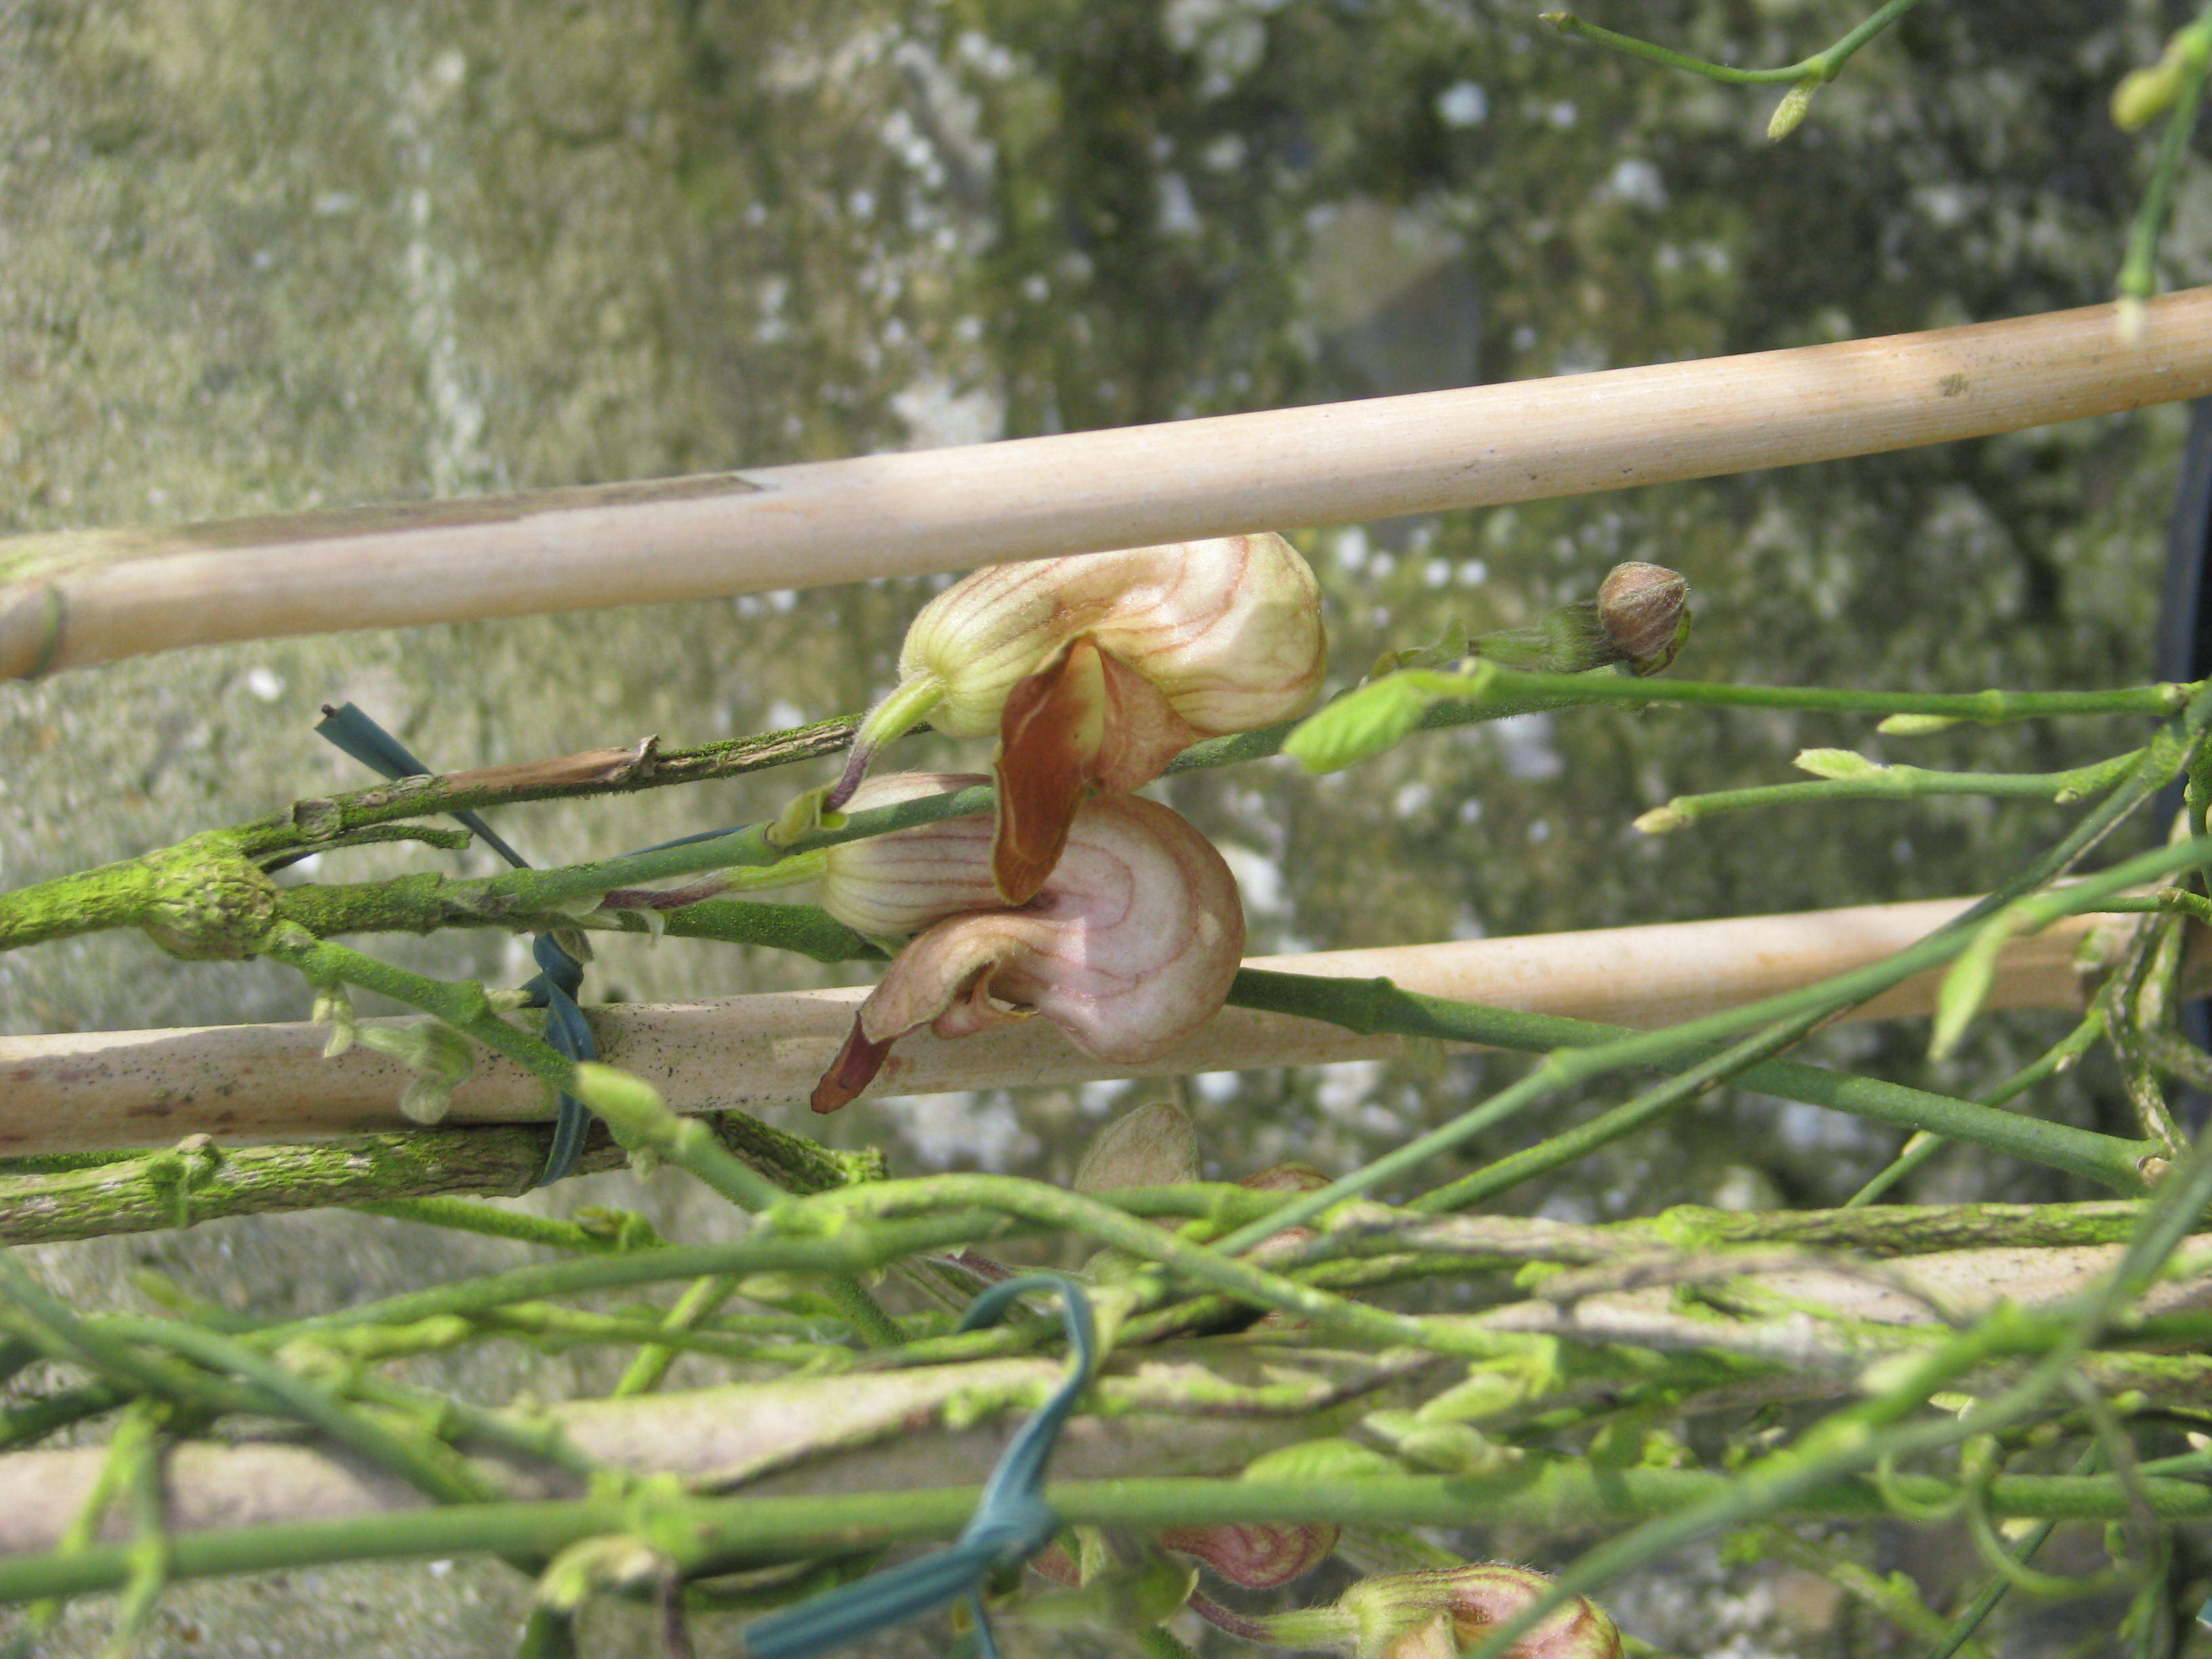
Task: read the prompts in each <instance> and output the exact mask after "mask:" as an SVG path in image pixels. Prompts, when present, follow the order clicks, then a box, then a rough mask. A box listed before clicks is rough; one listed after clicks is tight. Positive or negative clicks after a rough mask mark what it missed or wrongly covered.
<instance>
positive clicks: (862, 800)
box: [814, 772, 1004, 939]
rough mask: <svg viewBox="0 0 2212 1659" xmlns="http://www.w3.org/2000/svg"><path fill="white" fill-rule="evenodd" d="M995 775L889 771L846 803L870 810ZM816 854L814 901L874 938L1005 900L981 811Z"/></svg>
mask: <svg viewBox="0 0 2212 1659" xmlns="http://www.w3.org/2000/svg"><path fill="white" fill-rule="evenodd" d="M989 781H990V779H988V778H987V777H985V776H983V775H981V774H980V773H975V772H890V773H886V774H885V775H884V776H882V777H879V778H870V779H869V780H868V781H866V782H865V783H863V784H862V785H860V787H859V788H857V789H855V790H854V792H853V795H852V799H851V800H850V801H849V802H848V804H847V806H848V811H855V812H860V811H871V810H872V809H874V808H876V807H879V806H896V805H900V804H902V802H905V801H910V800H921V799H925V798H926V797H927V796H930V795H942V794H947V793H951V791H953V790H956V789H967V788H970V787H973V786H975V785H976V784H979V783H988V782H989ZM814 856H815V857H816V858H817V859H818V860H819V864H818V866H817V868H818V870H819V872H820V873H819V874H818V875H817V877H816V881H815V888H814V900H815V902H816V903H817V904H819V905H820V906H821V907H822V908H823V909H825V910H827V911H828V912H829V914H830V915H833V916H835V917H836V918H837V920H838V921H842V922H843V923H844V924H845V925H846V926H847V927H850V928H851V929H852V930H853V931H854V933H865V934H866V935H867V937H869V938H870V939H903V938H905V937H906V936H907V935H908V934H909V933H920V932H921V930H922V929H923V928H925V927H928V926H929V925H930V923H932V922H933V921H944V920H945V917H947V916H953V915H959V914H960V913H961V912H963V911H964V910H987V909H993V908H996V907H997V906H999V905H1000V904H1001V903H1003V902H1004V901H1003V900H1001V899H1000V897H999V890H998V888H997V887H996V886H994V884H992V881H991V820H990V819H988V818H987V817H984V816H982V814H981V813H973V814H970V815H969V816H968V817H958V818H939V820H938V821H937V822H936V823H924V824H920V825H917V826H916V827H915V828H914V829H894V830H893V831H892V832H891V833H890V835H888V836H870V837H868V839H866V841H848V842H839V843H838V844H837V845H836V846H835V847H830V848H824V849H823V851H822V852H821V853H819V854H815V855H814Z"/></svg>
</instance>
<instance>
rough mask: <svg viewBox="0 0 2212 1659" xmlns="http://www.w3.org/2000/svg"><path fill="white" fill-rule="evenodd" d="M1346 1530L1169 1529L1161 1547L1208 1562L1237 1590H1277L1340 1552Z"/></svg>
mask: <svg viewBox="0 0 2212 1659" xmlns="http://www.w3.org/2000/svg"><path fill="white" fill-rule="evenodd" d="M1340 1531H1341V1528H1337V1527H1333V1526H1274V1525H1270V1524H1267V1523H1265V1522H1255V1523H1252V1524H1250V1525H1247V1526H1212V1527H1170V1528H1168V1529H1167V1530H1166V1531H1165V1532H1164V1533H1162V1534H1160V1547H1161V1548H1163V1549H1170V1550H1173V1551H1175V1552H1176V1553H1177V1554H1178V1555H1188V1556H1192V1557H1194V1558H1195V1559H1198V1560H1199V1561H1201V1562H1203V1563H1204V1564H1205V1565H1206V1566H1207V1567H1209V1568H1211V1569H1212V1571H1214V1572H1216V1573H1218V1575H1219V1576H1220V1577H1224V1578H1226V1579H1227V1580H1228V1581H1229V1582H1230V1583H1232V1584H1242V1585H1243V1586H1244V1587H1245V1588H1246V1589H1274V1588H1275V1587H1276V1586H1277V1585H1278V1584H1287V1583H1290V1582H1291V1580H1292V1579H1293V1578H1303V1577H1304V1576H1305V1575H1306V1574H1308V1573H1310V1572H1311V1571H1313V1570H1314V1569H1315V1568H1316V1567H1317V1566H1319V1565H1321V1564H1322V1562H1324V1561H1326V1560H1328V1558H1329V1556H1330V1555H1331V1554H1332V1553H1334V1551H1335V1549H1336V1541H1337V1538H1338V1536H1339V1534H1340Z"/></svg>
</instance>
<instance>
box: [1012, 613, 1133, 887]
mask: <svg viewBox="0 0 2212 1659" xmlns="http://www.w3.org/2000/svg"><path fill="white" fill-rule="evenodd" d="M1105 731H1106V670H1105V659H1104V653H1103V652H1101V651H1100V650H1099V648H1098V642H1097V641H1096V640H1094V639H1092V638H1091V636H1090V635H1088V634H1079V635H1077V636H1076V637H1075V638H1073V639H1072V640H1070V641H1068V642H1067V643H1066V646H1064V647H1061V648H1060V650H1059V651H1056V652H1054V653H1053V655H1052V656H1051V657H1050V658H1048V659H1047V660H1046V662H1045V665H1044V666H1043V667H1042V668H1040V669H1038V670H1037V671H1036V672H1035V673H1033V674H1031V675H1030V677H1029V678H1027V679H1024V680H1023V681H1021V682H1020V683H1019V684H1017V685H1016V686H1015V687H1014V689H1013V690H1012V693H1011V694H1010V695H1009V696H1007V698H1006V712H1005V714H1003V715H1001V716H1000V723H999V761H998V765H997V766H996V767H995V768H994V770H995V771H996V772H997V773H998V778H999V827H998V834H997V836H996V837H995V838H994V840H993V842H992V843H991V874H992V876H993V877H994V878H995V879H996V881H997V883H998V886H999V896H1000V897H1001V898H1003V899H1005V900H1006V902H1007V903H1009V904H1026V903H1027V902H1029V901H1030V899H1032V898H1034V897H1036V892H1037V890H1038V889H1039V888H1040V887H1042V886H1043V885H1044V884H1045V879H1046V878H1047V877H1048V876H1050V875H1051V874H1052V867H1053V866H1054V865H1055V864H1057V863H1059V862H1060V849H1061V848H1064V847H1066V845H1067V828H1068V825H1070V824H1071V823H1074V821H1075V809H1076V808H1077V807H1079V806H1080V805H1082V804H1083V792H1084V789H1085V787H1086V786H1087V785H1088V784H1089V782H1090V781H1091V769H1092V767H1093V765H1094V764H1095V763H1096V762H1097V758H1098V750H1099V747H1100V744H1101V743H1102V742H1103V738H1104V736H1105Z"/></svg>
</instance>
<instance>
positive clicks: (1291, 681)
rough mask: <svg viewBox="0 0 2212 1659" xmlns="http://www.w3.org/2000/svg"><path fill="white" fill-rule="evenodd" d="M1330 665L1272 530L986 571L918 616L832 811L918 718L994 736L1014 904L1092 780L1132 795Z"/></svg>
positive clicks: (1303, 581) (1314, 609)
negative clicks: (894, 684)
mask: <svg viewBox="0 0 2212 1659" xmlns="http://www.w3.org/2000/svg"><path fill="white" fill-rule="evenodd" d="M1325 659H1326V641H1325V639H1324V637H1323V635H1322V625H1321V593H1320V590H1319V588H1318V586H1316V583H1315V581H1314V578H1313V572H1312V571H1311V570H1310V569H1308V568H1307V567H1306V563H1305V561H1304V559H1302V558H1300V557H1299V556H1298V554H1297V550H1295V549H1293V548H1292V547H1291V544H1289V543H1288V542H1286V541H1285V540H1284V539H1283V538H1281V537H1280V536H1277V535H1273V534H1261V535H1252V536H1231V537H1225V538H1220V539H1218V540H1212V541H1198V542H1177V543H1172V544H1168V545H1165V546H1161V547H1139V548H1130V549H1127V550H1123V551H1121V552H1115V553H1091V554H1083V555H1079V556H1073V557H1070V558H1062V559H1040V560H1036V561H1034V562H1029V563H1024V564H1006V565H994V566H991V567H989V568H986V569H982V570H979V571H977V572H975V574H973V575H971V576H969V577H968V578H966V579H965V580H962V581H960V582H957V583H956V584H954V585H953V586H951V587H949V588H947V589H946V590H945V592H942V593H940V594H939V595H938V596H937V598H936V599H933V600H931V601H930V603H929V604H928V605H927V606H925V607H924V608H923V610H922V611H921V614H920V615H919V616H917V617H915V620H914V623H913V625H912V626H911V627H909V628H908V630H907V636H906V643H905V646H904V647H903V648H902V650H901V652H900V653H899V676H900V684H899V686H898V689H897V690H895V691H893V692H892V693H891V694H890V696H888V697H886V698H885V699H884V701H883V702H881V703H879V704H878V705H877V707H876V708H875V709H873V710H872V712H871V713H870V714H869V715H868V717H867V719H866V720H864V721H863V722H862V723H861V727H860V732H858V733H857V734H856V735H855V738H854V744H853V753H852V758H851V760H850V762H849V763H848V765H847V767H846V769H845V775H844V776H843V777H842V779H840V780H839V781H838V782H837V784H836V786H835V787H832V788H831V789H830V790H829V792H828V794H827V796H826V797H825V798H824V800H823V805H826V806H827V807H829V808H831V809H836V808H841V807H843V806H845V805H847V804H848V802H849V801H850V800H851V799H853V798H854V793H855V791H856V790H857V788H858V787H859V784H860V780H861V778H862V777H863V776H864V775H866V771H867V769H868V766H869V765H870V763H872V760H873V758H874V756H875V752H876V750H878V748H879V747H881V745H882V744H884V743H886V742H889V741H890V739H891V738H896V737H897V736H899V735H901V734H902V732H906V731H907V730H908V728H909V727H911V726H913V725H914V723H915V721H917V720H921V719H923V718H924V717H925V716H926V717H927V719H928V720H929V721H930V723H931V724H932V725H933V726H936V727H937V729H938V730H939V731H941V732H947V733H950V734H951V735H952V736H954V737H982V736H985V735H987V734H988V733H991V732H997V733H999V735H1000V755H999V759H998V763H997V775H998V780H999V823H998V829H997V836H996V839H995V841H994V862H993V868H994V877H995V879H996V881H997V884H998V891H999V894H1000V897H1001V898H1002V899H1003V900H1004V901H1005V902H1007V903H1020V902H1023V901H1024V900H1026V899H1027V898H1029V897H1030V896H1031V895H1032V894H1034V893H1035V892H1036V891H1037V890H1038V888H1039V887H1040V886H1042V884H1043V881H1044V878H1045V877H1046V875H1047V874H1048V873H1049V872H1050V871H1051V869H1052V866H1053V861H1054V859H1055V858H1057V857H1058V855H1059V853H1060V847H1061V844H1062V843H1063V842H1064V841H1065V840H1066V833H1067V826H1068V824H1069V823H1070V821H1071V820H1072V819H1073V816H1074V812H1075V808H1076V805H1078V803H1079V802H1080V801H1081V800H1082V799H1083V797H1084V795H1085V793H1086V792H1087V791H1088V790H1090V789H1091V788H1093V787H1096V788H1097V789H1099V790H1102V791H1104V792H1106V793H1119V792H1126V791H1127V790H1131V789H1133V788H1135V787H1137V786H1138V785H1139V784H1141V783H1144V782H1146V781H1147V780H1149V779H1152V778H1154V777H1157V776H1158V775H1159V773H1160V770H1161V769H1162V768H1164V766H1166V764H1167V763H1168V762H1170V760H1172V759H1174V758H1175V757H1176V756H1177V755H1178V754H1180V753H1182V750H1185V749H1187V748H1188V747H1189V746H1190V744H1193V743H1194V742H1196V741H1198V740H1199V739H1200V738H1206V737H1213V736H1218V735H1221V734H1223V733H1226V732H1244V731H1249V730H1251V729H1252V728H1254V727H1255V726H1267V725H1270V724H1272V723H1273V722H1274V721H1277V720H1288V719H1290V718H1291V716H1292V715H1294V714H1297V713H1299V712H1300V711H1301V710H1302V709H1304V708H1305V707H1306V705H1307V704H1308V703H1310V702H1312V700H1313V696H1314V693H1315V691H1316V690H1317V689H1318V688H1319V686H1320V684H1321V676H1322V668H1323V666H1324V663H1325Z"/></svg>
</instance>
